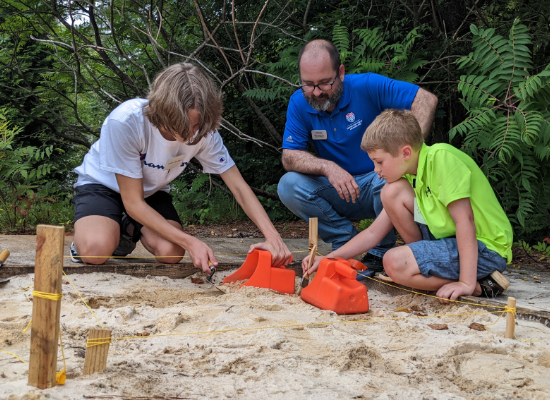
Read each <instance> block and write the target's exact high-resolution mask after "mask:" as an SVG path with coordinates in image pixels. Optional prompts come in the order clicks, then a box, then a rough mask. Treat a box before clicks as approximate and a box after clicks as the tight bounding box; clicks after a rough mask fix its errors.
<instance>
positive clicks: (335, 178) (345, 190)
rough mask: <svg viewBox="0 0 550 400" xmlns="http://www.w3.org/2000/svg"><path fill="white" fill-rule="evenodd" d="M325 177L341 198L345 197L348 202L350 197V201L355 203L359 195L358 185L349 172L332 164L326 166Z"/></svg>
mask: <svg viewBox="0 0 550 400" xmlns="http://www.w3.org/2000/svg"><path fill="white" fill-rule="evenodd" d="M326 177H327V178H328V180H329V182H330V183H331V184H332V186H334V188H335V189H336V191H337V192H338V195H339V196H340V198H341V199H342V200H344V198H345V200H346V201H347V202H348V203H349V200H350V198H351V201H352V203H355V200H356V199H357V198H358V197H359V186H358V185H357V182H355V179H353V176H351V175H350V174H349V172H347V171H346V170H344V169H343V168H341V167H339V166H338V165H336V164H332V165H331V166H330V167H329V168H327V171H326Z"/></svg>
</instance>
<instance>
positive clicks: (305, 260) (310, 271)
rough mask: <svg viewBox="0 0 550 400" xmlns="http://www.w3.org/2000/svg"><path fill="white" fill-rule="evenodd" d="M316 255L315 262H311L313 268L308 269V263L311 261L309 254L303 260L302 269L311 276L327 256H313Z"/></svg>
mask: <svg viewBox="0 0 550 400" xmlns="http://www.w3.org/2000/svg"><path fill="white" fill-rule="evenodd" d="M313 257H315V259H314V260H313V264H311V268H310V269H309V271H308V269H307V265H308V263H309V254H308V255H307V256H306V258H304V259H303V260H302V271H303V273H304V275H305V274H308V275H310V276H311V274H313V273H314V272H315V271H317V268H319V264H321V261H323V259H324V258H326V257H323V256H313Z"/></svg>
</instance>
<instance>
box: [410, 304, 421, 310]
mask: <svg viewBox="0 0 550 400" xmlns="http://www.w3.org/2000/svg"><path fill="white" fill-rule="evenodd" d="M411 310H413V311H420V307H418V306H417V305H414V306H412V307H411Z"/></svg>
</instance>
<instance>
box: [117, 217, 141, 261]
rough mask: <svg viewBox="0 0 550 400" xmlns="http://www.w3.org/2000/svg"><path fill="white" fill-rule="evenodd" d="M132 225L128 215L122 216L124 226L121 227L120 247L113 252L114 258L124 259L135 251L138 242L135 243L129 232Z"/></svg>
mask: <svg viewBox="0 0 550 400" xmlns="http://www.w3.org/2000/svg"><path fill="white" fill-rule="evenodd" d="M131 223H132V222H131V221H130V218H129V217H128V215H127V214H126V213H124V214H123V215H122V226H121V227H120V240H119V242H118V247H117V248H116V249H115V251H113V256H118V257H124V256H127V255H128V254H130V253H131V252H132V251H134V250H135V248H136V242H134V241H133V238H132V236H130V235H129V234H128V231H127V228H128V225H130V224H131ZM138 237H139V236H138ZM138 240H139V239H138Z"/></svg>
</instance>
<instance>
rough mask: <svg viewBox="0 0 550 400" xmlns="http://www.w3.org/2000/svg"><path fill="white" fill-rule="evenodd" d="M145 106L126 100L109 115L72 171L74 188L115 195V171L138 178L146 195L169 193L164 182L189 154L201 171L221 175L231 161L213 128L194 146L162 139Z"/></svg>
mask: <svg viewBox="0 0 550 400" xmlns="http://www.w3.org/2000/svg"><path fill="white" fill-rule="evenodd" d="M144 104H147V100H146V99H133V100H128V101H126V102H124V103H122V104H121V105H120V106H118V107H117V108H116V109H115V110H113V112H111V114H109V116H108V117H107V118H106V119H105V122H103V126H102V128H101V135H100V138H99V140H98V141H97V142H95V143H94V144H93V146H92V147H91V148H90V151H88V154H86V156H85V157H84V162H83V163H82V165H80V166H79V167H77V168H75V170H74V171H75V172H76V173H77V174H78V180H77V182H76V184H75V187H76V186H81V185H86V184H90V183H95V184H101V185H104V186H106V187H108V188H109V189H112V190H114V191H116V192H118V193H120V190H119V188H118V184H117V181H116V177H115V173H117V174H119V175H124V176H127V177H130V178H138V179H139V178H142V179H143V190H144V194H145V197H146V198H147V197H149V196H151V195H152V194H153V193H155V192H157V191H159V190H163V191H165V192H169V191H170V187H169V186H168V184H169V183H170V182H172V181H173V180H174V179H176V178H177V176H178V175H179V174H181V173H182V172H183V170H184V169H185V167H186V166H187V164H188V163H189V162H190V160H191V159H192V158H193V157H195V158H196V159H197V160H199V161H200V163H201V164H202V166H203V169H204V172H205V173H211V174H221V173H223V172H225V171H227V170H228V169H229V168H231V167H232V166H234V165H235V162H234V161H233V159H232V158H231V157H230V156H229V152H228V151H227V148H226V147H225V146H224V144H223V141H222V138H221V136H220V134H219V132H218V131H215V132H211V133H209V134H208V135H206V137H203V138H202V139H201V140H200V142H199V143H197V144H196V145H194V146H189V145H187V144H184V143H180V142H178V141H169V140H166V139H165V138H164V137H163V136H162V135H161V133H160V132H159V130H158V129H157V128H156V127H155V126H153V125H152V124H151V122H149V119H148V118H147V117H145V116H144V115H143V111H142V110H143V105H144ZM180 156H181V159H177V161H178V162H177V164H175V165H174V162H172V163H171V164H172V165H174V166H173V167H172V168H171V169H167V168H165V166H166V165H167V163H168V161H170V160H173V159H174V158H176V157H180ZM180 161H181V162H180Z"/></svg>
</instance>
